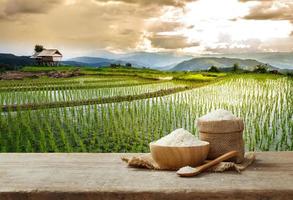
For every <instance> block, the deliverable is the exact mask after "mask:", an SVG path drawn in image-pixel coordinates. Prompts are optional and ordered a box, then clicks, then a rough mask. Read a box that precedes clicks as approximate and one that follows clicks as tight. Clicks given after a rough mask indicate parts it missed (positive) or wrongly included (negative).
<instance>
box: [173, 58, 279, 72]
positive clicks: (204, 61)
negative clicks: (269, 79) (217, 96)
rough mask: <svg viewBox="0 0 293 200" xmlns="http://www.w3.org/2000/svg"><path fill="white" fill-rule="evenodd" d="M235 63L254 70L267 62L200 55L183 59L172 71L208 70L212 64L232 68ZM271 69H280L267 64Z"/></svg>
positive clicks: (242, 67)
mask: <svg viewBox="0 0 293 200" xmlns="http://www.w3.org/2000/svg"><path fill="white" fill-rule="evenodd" d="M235 63H238V65H239V66H240V68H241V69H245V70H253V68H254V67H255V66H256V65H264V64H265V63H262V62H259V61H257V60H252V59H238V58H225V57H223V58H217V57H200V58H193V59H191V60H187V61H183V62H181V63H179V64H178V65H176V66H175V67H173V68H172V69H171V71H199V70H207V69H208V68H209V67H211V66H216V67H218V68H231V67H232V66H233V65H234V64H235ZM267 66H268V68H269V69H270V70H272V69H278V68H276V67H273V66H271V65H267Z"/></svg>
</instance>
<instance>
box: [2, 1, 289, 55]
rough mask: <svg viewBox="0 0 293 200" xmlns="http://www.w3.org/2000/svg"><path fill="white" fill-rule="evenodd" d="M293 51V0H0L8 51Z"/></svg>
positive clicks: (66, 53)
mask: <svg viewBox="0 0 293 200" xmlns="http://www.w3.org/2000/svg"><path fill="white" fill-rule="evenodd" d="M35 44H41V45H44V47H46V48H57V49H59V50H60V51H61V52H62V53H63V54H64V56H65V57H74V56H83V55H89V56H95V55H98V53H99V52H101V51H110V52H114V53H128V52H136V51H146V52H174V53H176V54H189V55H200V54H220V53H251V52H291V51H293V0H0V52H9V53H14V54H16V55H30V54H32V53H33V48H34V45H35Z"/></svg>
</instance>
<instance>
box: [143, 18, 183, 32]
mask: <svg viewBox="0 0 293 200" xmlns="http://www.w3.org/2000/svg"><path fill="white" fill-rule="evenodd" d="M182 27H184V25H183V24H182V23H180V22H163V21H156V22H154V23H151V24H150V25H149V27H148V28H147V29H148V31H149V32H155V33H158V32H171V31H174V30H175V29H177V28H182Z"/></svg>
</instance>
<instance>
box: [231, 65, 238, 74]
mask: <svg viewBox="0 0 293 200" xmlns="http://www.w3.org/2000/svg"><path fill="white" fill-rule="evenodd" d="M238 70H239V64H238V63H234V65H233V69H232V71H233V72H237V71H238Z"/></svg>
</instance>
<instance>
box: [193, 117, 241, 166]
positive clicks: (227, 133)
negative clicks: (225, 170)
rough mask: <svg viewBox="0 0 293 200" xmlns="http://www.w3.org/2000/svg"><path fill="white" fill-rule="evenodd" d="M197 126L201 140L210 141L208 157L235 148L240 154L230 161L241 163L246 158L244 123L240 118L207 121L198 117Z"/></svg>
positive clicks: (211, 157) (212, 157) (214, 156)
mask: <svg viewBox="0 0 293 200" xmlns="http://www.w3.org/2000/svg"><path fill="white" fill-rule="evenodd" d="M197 126H198V129H199V137H200V139H201V140H204V141H207V142H209V143H210V150H209V154H208V159H215V158H217V157H219V156H221V155H223V154H225V153H227V152H229V151H232V150H235V151H238V152H239V154H238V156H237V157H236V158H232V159H230V160H229V161H232V162H236V163H241V162H242V161H243V159H244V152H245V150H244V141H243V137H242V135H243V130H244V123H243V120H242V119H240V118H235V119H232V120H216V121H210V120H208V121H205V120H203V119H201V118H200V119H198V121H197Z"/></svg>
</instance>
